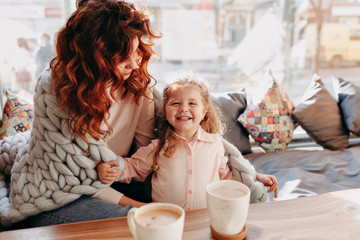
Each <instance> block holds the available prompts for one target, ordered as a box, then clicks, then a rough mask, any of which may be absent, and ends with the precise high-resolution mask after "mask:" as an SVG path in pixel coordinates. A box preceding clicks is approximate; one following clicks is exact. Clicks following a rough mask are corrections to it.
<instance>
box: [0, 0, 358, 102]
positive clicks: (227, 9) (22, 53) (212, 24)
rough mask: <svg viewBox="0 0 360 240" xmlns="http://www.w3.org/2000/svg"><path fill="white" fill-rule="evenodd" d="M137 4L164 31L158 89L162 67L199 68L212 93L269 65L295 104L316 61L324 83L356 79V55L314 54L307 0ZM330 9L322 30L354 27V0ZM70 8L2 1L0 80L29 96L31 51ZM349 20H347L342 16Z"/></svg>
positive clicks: (46, 1) (39, 1) (45, 1)
mask: <svg viewBox="0 0 360 240" xmlns="http://www.w3.org/2000/svg"><path fill="white" fill-rule="evenodd" d="M136 2H138V3H140V4H145V5H147V6H148V7H149V8H150V10H151V14H152V15H151V22H152V25H153V28H154V29H155V30H157V31H158V32H161V33H162V34H163V38H162V39H160V40H157V42H156V45H155V50H156V51H157V52H158V53H159V55H160V58H159V59H156V60H155V61H154V62H153V63H151V65H150V66H149V71H150V73H151V74H152V75H153V76H154V77H155V78H156V79H157V80H158V86H159V87H160V88H161V87H162V86H163V83H164V81H165V79H164V78H165V76H166V73H167V72H168V71H172V70H176V69H190V70H193V71H196V72H199V73H201V74H202V75H203V76H204V77H205V78H206V79H207V80H208V82H209V86H210V87H211V91H213V92H223V91H232V90H235V89H239V88H242V87H245V88H246V89H247V92H249V93H250V92H251V91H252V90H254V89H255V91H256V86H258V85H259V84H261V82H260V79H261V75H262V74H263V72H264V71H265V70H266V69H268V68H271V69H272V72H273V73H274V75H275V77H276V78H277V80H278V81H279V83H280V84H281V85H283V86H284V88H285V89H286V91H287V92H288V94H289V95H290V98H291V99H292V100H293V101H294V103H295V105H296V102H297V101H298V100H299V99H300V98H301V96H302V94H303V92H304V91H305V89H306V87H307V85H308V84H309V82H310V79H311V75H312V74H313V72H314V71H315V70H314V66H316V63H318V66H319V69H318V71H317V72H318V74H319V75H320V76H321V77H322V78H324V79H325V80H326V81H325V82H330V81H331V80H330V77H331V76H332V75H334V74H335V73H336V75H337V76H340V77H343V78H347V79H349V80H354V81H356V80H355V77H354V76H353V75H354V74H353V72H354V71H359V66H357V65H356V63H357V62H360V56H358V58H356V57H355V58H352V59H346V58H345V57H342V59H341V60H342V62H341V64H340V65H337V66H336V68H337V69H333V68H332V65H331V59H321V58H320V57H319V58H316V48H315V46H316V41H317V37H316V34H317V32H316V14H318V12H317V11H316V9H314V8H313V6H312V5H311V4H310V3H309V2H308V1H300V0H289V1H281V0H262V1H261V0H260V1H251V0H245V1H244V0H242V1H238V0H223V1H217V0H167V1H164V0H151V1H149V0H137V1H136ZM315 2H316V1H315ZM327 7H331V6H327ZM332 7H337V9H341V11H333V13H332V11H326V14H325V15H324V16H323V22H322V23H323V31H325V30H324V29H329V28H330V30H329V32H332V30H331V28H334V29H335V28H337V29H345V28H346V29H348V27H349V25H352V26H354V25H355V26H356V27H357V26H360V24H359V20H360V16H359V14H357V12H356V11H352V10H351V9H355V8H359V7H360V4H359V2H358V1H353V2H349V1H347V2H346V3H343V5H342V1H334V6H332ZM339 7H341V8H339ZM74 10H75V0H0V28H1V32H2V33H3V34H2V37H1V38H0V50H1V54H0V61H1V64H0V66H1V67H0V79H1V85H2V88H3V89H11V90H13V91H15V92H18V91H25V92H27V93H29V94H30V95H31V94H32V91H33V89H34V86H35V82H36V76H37V74H38V72H39V69H38V70H37V69H36V68H37V67H38V66H37V64H36V55H37V53H38V52H39V49H40V47H41V46H42V44H43V43H42V42H41V36H42V35H43V34H44V33H45V34H47V35H49V36H50V43H52V42H53V39H54V35H55V33H56V32H57V30H58V29H59V28H60V27H61V26H62V25H63V24H64V23H65V22H66V19H67V17H68V16H69V15H70V14H71V12H72V11H74ZM323 10H324V11H325V10H326V9H323ZM347 19H351V21H350V20H349V21H348V22H347ZM354 19H355V21H354ZM330 25H331V27H329V26H330ZM333 25H337V27H335V26H334V27H333ZM14 29H16V31H14ZM326 31H328V30H326ZM342 31H344V30H342ZM333 32H335V33H336V32H338V31H335V30H334V31H333ZM342 33H343V34H346V36H348V34H349V33H346V32H342ZM323 34H325V33H323ZM326 34H331V33H326ZM337 34H338V33H337ZM334 36H335V35H334ZM334 36H333V37H331V36H330V37H329V38H334ZM350 36H351V39H352V40H360V30H358V29H354V28H352V29H351V30H350ZM19 38H23V39H22V40H21V41H22V42H25V43H23V44H21V46H22V47H21V48H20V47H19V45H17V42H18V39H19ZM322 39H323V41H322V43H321V44H322V47H323V49H326V48H327V46H325V45H326V44H330V43H328V42H330V41H324V39H327V37H323V38H322ZM24 40H25V41H24ZM334 42H335V44H338V45H342V46H343V47H349V45H348V44H347V43H346V42H343V40H337V41H332V42H331V44H334ZM24 46H25V47H24ZM332 48H333V49H334V47H333V46H332ZM316 59H317V60H316ZM343 66H347V67H348V68H346V70H345V69H343V68H341V67H343ZM38 68H42V67H38ZM26 71H27V72H29V73H30V76H31V78H30V80H29V76H28V74H26V73H25V74H24V73H23V77H22V78H20V75H21V74H19V73H18V74H16V72H26ZM17 75H18V76H17ZM21 79H22V80H21Z"/></svg>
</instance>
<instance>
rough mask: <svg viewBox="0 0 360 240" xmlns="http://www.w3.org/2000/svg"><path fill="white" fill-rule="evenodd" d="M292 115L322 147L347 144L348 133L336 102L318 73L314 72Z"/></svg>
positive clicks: (340, 147)
mask: <svg viewBox="0 0 360 240" xmlns="http://www.w3.org/2000/svg"><path fill="white" fill-rule="evenodd" d="M294 117H295V119H296V121H297V122H298V123H299V124H300V126H301V127H302V128H303V129H304V130H305V131H306V132H307V133H308V134H309V136H310V137H312V138H313V139H314V140H315V141H316V142H317V143H318V144H319V145H321V146H322V147H324V148H327V149H331V150H338V149H344V148H346V147H347V146H348V144H349V134H348V131H347V129H346V127H345V124H344V123H343V121H342V118H341V114H340V109H339V107H338V103H337V101H336V100H335V98H334V97H333V96H331V94H330V93H329V91H328V90H327V89H326V88H325V86H324V84H323V82H322V81H321V79H320V77H319V76H318V75H316V74H314V76H313V79H312V81H311V84H310V86H309V87H308V88H307V89H306V91H305V93H304V95H303V97H302V99H301V100H300V103H299V105H298V106H296V107H295V109H294Z"/></svg>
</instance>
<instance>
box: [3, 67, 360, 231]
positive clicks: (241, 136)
mask: <svg viewBox="0 0 360 240" xmlns="http://www.w3.org/2000/svg"><path fill="white" fill-rule="evenodd" d="M262 83H264V84H263V87H264V88H263V90H261V91H260V90H259V91H258V92H257V93H256V96H251V95H250V94H248V93H247V92H246V89H239V90H236V91H232V92H224V93H218V94H215V93H212V94H211V97H212V100H213V102H214V103H215V105H216V106H217V107H218V109H219V112H220V113H221V116H222V120H223V122H224V124H225V127H226V131H225V133H224V135H223V137H224V138H225V139H226V140H227V141H229V142H230V143H232V144H233V145H234V146H236V147H237V149H238V150H239V151H240V152H241V153H242V154H243V156H244V157H245V158H246V159H248V160H249V161H250V162H251V163H252V164H253V166H254V167H255V169H256V171H257V172H260V173H265V174H271V175H275V176H276V177H277V179H278V182H279V189H280V192H279V197H278V198H276V199H275V198H274V196H273V194H270V201H279V200H286V199H292V198H297V197H305V196H310V195H314V194H320V193H326V192H331V191H337V190H345V189H350V188H359V187H360V138H359V137H358V136H360V112H359V111H360V110H359V106H360V99H359V96H360V88H359V87H358V86H355V85H354V84H352V83H351V82H348V81H346V80H344V79H341V78H334V81H333V87H334V89H333V90H332V91H329V90H328V89H326V87H325V86H324V84H323V83H322V81H321V78H320V77H319V76H316V75H315V76H314V78H313V80H312V82H311V84H310V85H309V87H308V88H307V89H306V90H305V92H304V95H303V98H302V99H301V101H300V103H299V104H298V105H296V106H294V105H293V103H292V101H291V99H290V98H289V96H288V95H287V94H286V92H285V91H284V89H283V88H282V87H281V86H280V84H279V83H278V82H277V81H276V79H275V78H274V77H273V75H272V74H271V72H270V71H269V72H267V73H266V74H265V75H264V77H263V79H262ZM265 83H266V84H265ZM156 92H157V94H155V98H156V99H155V103H156V109H161V107H160V103H161V93H160V91H156ZM330 92H334V94H331V93H330ZM156 114H159V112H156ZM32 117H33V115H32V104H29V103H27V102H26V101H24V100H23V99H21V98H19V97H18V96H15V95H12V94H8V95H7V99H6V104H5V107H4V113H3V117H2V124H1V126H0V135H1V136H2V137H3V136H8V135H13V134H16V132H19V131H27V130H28V129H30V128H31V126H32V125H31V124H32V123H31V122H32ZM13 118H16V121H13ZM149 179H150V178H148V180H149ZM148 183H149V181H147V182H146V183H145V185H144V183H136V182H134V183H132V184H131V185H121V186H116V187H117V188H118V189H119V190H121V191H122V192H124V193H125V194H126V195H128V196H129V197H132V198H135V199H138V200H142V201H150V199H149V198H148V196H149V195H148V194H149V192H150V191H149V189H148V186H149V184H148ZM134 186H135V187H134ZM144 189H145V190H144ZM134 190H135V191H134ZM144 196H145V197H144ZM20 227H23V226H20ZM25 227H28V226H25Z"/></svg>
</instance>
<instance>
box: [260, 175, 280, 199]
mask: <svg viewBox="0 0 360 240" xmlns="http://www.w3.org/2000/svg"><path fill="white" fill-rule="evenodd" d="M256 179H257V180H258V181H260V182H262V183H263V184H264V186H265V187H270V188H269V189H268V191H267V192H268V193H271V192H273V191H275V192H274V196H275V198H277V197H278V195H279V183H278V181H277V179H276V177H275V176H273V175H268V174H261V173H256Z"/></svg>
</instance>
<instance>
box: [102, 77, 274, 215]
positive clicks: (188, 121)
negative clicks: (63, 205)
mask: <svg viewBox="0 0 360 240" xmlns="http://www.w3.org/2000/svg"><path fill="white" fill-rule="evenodd" d="M163 96H164V99H163V103H164V105H163V112H164V114H163V117H162V119H161V120H160V121H161V124H160V127H159V128H158V135H159V136H158V137H159V138H158V139H156V140H153V141H152V143H151V144H150V145H148V146H147V147H142V148H140V149H139V150H138V151H137V152H136V153H135V154H134V155H132V157H131V158H126V159H125V168H124V170H123V171H121V172H120V173H118V172H117V170H116V169H113V168H111V167H112V166H117V163H116V162H115V161H113V162H108V163H100V164H99V165H98V166H97V170H98V174H99V178H100V180H101V181H102V182H103V183H110V182H111V181H113V180H116V181H120V182H127V183H128V182H130V181H131V180H132V178H134V179H136V180H138V181H144V180H145V178H146V177H147V176H148V175H149V174H150V173H151V172H152V171H154V174H153V175H152V181H151V184H152V199H153V201H155V202H170V203H175V204H178V205H180V206H182V207H183V208H185V209H194V208H205V207H206V194H205V188H206V185H207V184H209V183H210V182H213V181H217V180H222V179H233V180H235V177H234V175H233V173H232V171H231V170H230V168H229V167H228V164H227V162H228V159H227V158H226V157H225V156H224V154H225V151H224V147H223V143H222V141H221V136H220V135H219V133H220V132H221V129H222V125H221V122H220V120H219V117H218V113H217V112H216V111H215V108H214V106H213V104H212V102H211V99H210V96H209V91H208V89H207V88H206V86H205V85H204V83H203V82H202V81H201V80H199V79H198V78H197V77H196V76H195V75H192V74H187V75H185V76H182V77H180V78H178V79H177V80H176V81H175V82H173V83H171V84H169V85H168V86H167V87H166V88H165V89H164V92H163ZM257 178H258V179H259V180H260V181H262V182H263V183H264V184H266V185H268V186H271V188H270V189H269V191H274V190H275V194H276V195H277V181H276V178H275V177H274V176H269V175H263V174H258V176H257Z"/></svg>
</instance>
